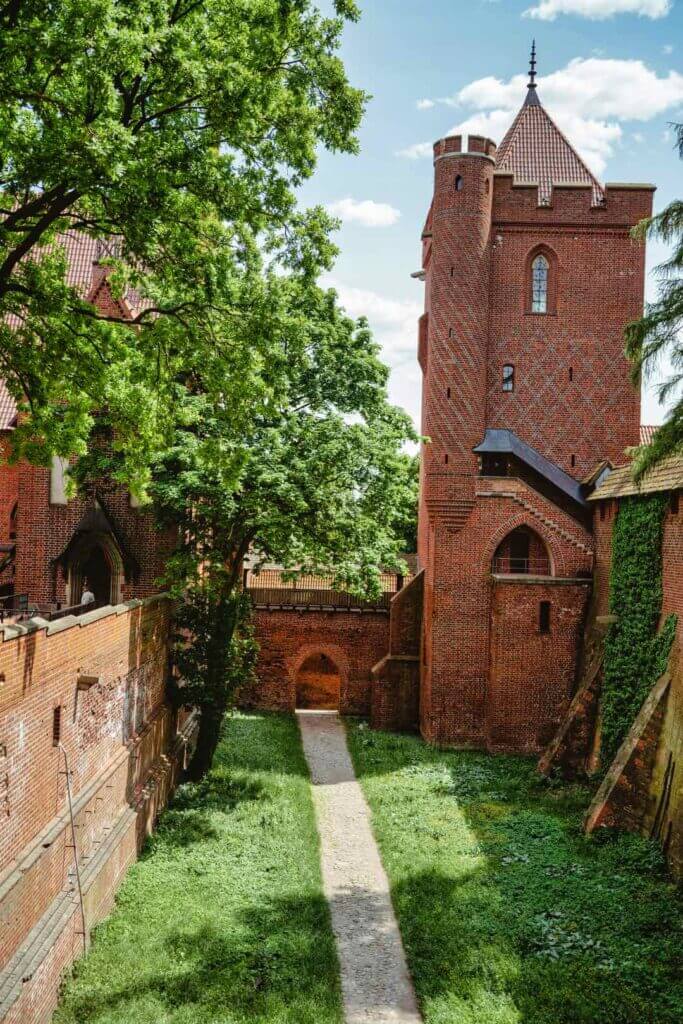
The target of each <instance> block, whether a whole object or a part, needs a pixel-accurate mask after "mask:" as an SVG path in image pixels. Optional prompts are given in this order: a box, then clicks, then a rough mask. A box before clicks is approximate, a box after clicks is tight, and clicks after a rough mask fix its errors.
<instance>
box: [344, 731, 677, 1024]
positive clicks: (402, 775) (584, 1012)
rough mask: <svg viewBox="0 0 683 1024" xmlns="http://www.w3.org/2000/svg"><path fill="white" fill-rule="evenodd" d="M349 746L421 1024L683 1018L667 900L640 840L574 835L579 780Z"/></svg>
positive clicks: (395, 742)
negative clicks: (366, 797) (363, 783)
mask: <svg viewBox="0 0 683 1024" xmlns="http://www.w3.org/2000/svg"><path fill="white" fill-rule="evenodd" d="M350 743H351V746H352V749H354V750H355V762H356V765H357V767H358V769H359V776H360V778H361V779H367V781H368V787H369V794H370V803H371V805H373V810H374V813H375V815H376V821H375V828H376V831H377V833H378V835H379V836H380V839H381V841H382V847H383V851H384V855H385V863H386V864H387V866H390V868H391V870H390V875H391V876H392V878H391V881H392V899H393V902H394V906H395V908H396V912H397V916H398V918H399V922H400V926H401V932H402V936H403V940H404V944H405V947H406V952H407V955H408V960H409V964H410V968H411V971H412V973H413V977H414V980H415V985H416V989H417V992H418V996H419V998H420V1000H421V1002H422V1006H423V1010H424V1013H425V1019H426V1021H427V1024H430V1022H432V1021H433V1022H435V1024H436V1022H438V1024H444V1022H448V1024H451V1022H456V1021H457V1024H475V1022H476V1024H521V1022H523V1024H680V1022H681V1021H683V952H682V951H683V903H682V902H681V899H680V893H677V892H676V890H675V888H674V886H673V885H672V884H671V882H670V880H668V879H667V877H666V875H665V873H664V871H663V870H662V858H661V853H660V852H659V851H658V849H657V848H656V847H654V846H653V845H652V844H650V843H648V842H646V841H643V840H642V839H641V838H640V837H637V836H630V835H622V836H611V837H608V836H605V837H601V838H600V839H595V838H587V837H585V836H584V834H583V829H582V819H583V814H584V812H585V808H586V806H587V802H588V799H589V792H590V791H589V789H588V788H587V787H585V786H581V785H569V786H566V785H552V784H551V785H548V784H546V783H544V782H543V781H541V780H540V778H539V777H538V776H537V775H536V773H535V770H534V763H533V762H532V761H530V760H528V759H524V758H516V757H509V756H508V757H506V756H491V755H487V754H483V753H476V752H469V751H468V752H454V751H450V752H446V751H439V750H437V749H435V748H433V747H428V746H426V745H425V744H424V743H422V741H420V740H418V739H415V738H412V737H385V736H384V735H381V734H372V733H369V732H366V731H365V730H360V731H359V730H358V729H356V730H352V731H351V732H350ZM382 776H384V777H385V778H382ZM422 836H424V839H422ZM401 837H405V839H403V838H401ZM413 865H415V866H413Z"/></svg>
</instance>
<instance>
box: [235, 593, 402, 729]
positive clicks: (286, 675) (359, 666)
mask: <svg viewBox="0 0 683 1024" xmlns="http://www.w3.org/2000/svg"><path fill="white" fill-rule="evenodd" d="M254 625H255V628H256V639H257V641H258V643H259V647H260V650H259V656H258V663H257V666H256V677H257V679H256V683H255V684H254V685H253V686H251V687H248V688H246V689H244V690H242V691H241V692H240V694H239V698H238V699H239V703H240V706H242V707H254V708H263V709H266V710H270V711H286V712H293V711H294V710H295V707H296V680H297V674H298V673H299V671H300V669H301V668H302V666H303V665H304V663H305V662H306V660H307V659H308V658H310V657H312V656H314V655H318V654H325V655H326V656H327V658H328V659H329V660H330V661H331V662H332V663H333V665H334V666H335V667H336V668H337V670H338V671H339V675H340V677H341V680H340V683H341V685H340V707H339V710H340V711H341V713H342V714H348V715H368V714H369V713H370V686H371V675H370V672H371V669H372V667H373V665H375V663H376V662H378V661H379V660H380V659H381V658H382V657H383V655H385V654H386V652H387V650H388V648H389V616H388V614H387V612H385V611H360V610H356V611H308V610H306V611H303V610H296V609H281V610H271V609H256V611H255V612H254Z"/></svg>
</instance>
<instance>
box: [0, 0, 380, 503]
mask: <svg viewBox="0 0 683 1024" xmlns="http://www.w3.org/2000/svg"><path fill="white" fill-rule="evenodd" d="M333 7H334V12H335V13H334V16H332V17H323V16H322V15H321V14H320V12H319V10H318V9H317V7H316V5H315V4H314V3H313V2H312V0H62V2H60V3H57V4H55V3H48V4H45V3H40V2H38V0H0V138H1V139H2V147H1V149H0V376H1V377H3V378H5V379H6V381H7V382H8V386H9V387H10V389H11V390H12V392H13V394H14V395H15V397H16V398H17V399H18V400H22V399H24V398H25V399H26V406H25V409H26V412H27V413H28V417H27V420H26V422H25V423H24V424H23V425H22V426H21V428H20V429H19V430H18V431H17V433H16V435H15V445H16V450H17V454H25V455H28V456H29V457H30V458H32V459H34V460H38V461H41V460H42V461H47V460H48V459H49V457H50V455H51V454H52V453H53V452H58V453H60V454H62V455H70V454H73V453H75V452H83V451H84V450H85V447H86V444H87V439H88V436H89V432H90V429H91V426H92V413H93V410H100V411H101V412H103V413H104V414H105V415H106V417H107V418H108V419H109V421H110V422H111V425H112V428H113V430H114V431H115V436H116V439H117V440H116V443H117V446H118V447H119V449H120V450H121V451H122V452H123V453H124V454H125V459H124V460H122V461H121V462H120V464H119V467H118V470H117V471H118V472H119V474H120V475H121V476H123V477H125V478H126V479H127V480H129V481H131V482H132V483H133V484H134V486H137V487H144V484H145V482H146V480H147V475H148V465H149V461H150V459H151V457H152V453H153V452H154V450H155V449H156V448H158V447H159V445H160V444H162V443H163V441H164V438H165V436H166V435H167V433H168V431H170V430H172V425H173V422H174V419H173V413H172V411H171V409H170V407H171V403H172V400H173V398H174V394H175V393H174V390H173V386H172V385H173V382H174V381H175V380H177V379H178V375H180V376H181V377H187V376H188V375H191V373H192V367H193V366H194V365H195V364H196V362H202V361H203V360H205V359H206V360H207V361H209V362H211V361H213V364H214V367H215V368H216V369H217V370H219V369H220V372H217V374H216V375H215V376H214V378H213V379H212V377H211V375H210V374H206V375H205V377H204V381H203V384H204V386H205V387H206V388H211V387H222V386H223V379H224V373H223V368H222V367H221V368H219V367H218V365H217V355H216V353H217V350H219V349H220V350H221V351H222V352H223V353H227V358H228V359H231V360H233V362H237V361H238V360H239V359H240V358H241V359H242V362H243V367H244V370H245V372H246V373H248V372H249V366H248V361H249V355H250V352H252V351H253V352H254V353H255V358H256V359H258V358H259V353H258V346H259V341H260V335H259V333H258V332H255V334H254V336H253V337H252V338H251V342H250V347H249V348H245V347H244V346H243V345H242V342H243V338H244V333H245V325H248V326H251V327H253V325H254V323H255V322H256V321H258V319H259V312H260V311H259V303H260V301H261V299H262V296H263V292H262V288H261V283H260V280H259V271H260V253H261V252H264V251H265V252H266V253H267V254H268V257H269V259H270V260H271V261H273V263H274V264H276V263H278V262H279V263H280V264H281V265H283V266H284V267H290V268H291V267H297V268H298V270H299V272H301V273H309V274H311V273H313V272H315V271H317V269H318V268H319V267H320V266H321V264H323V265H324V264H325V263H329V260H330V259H331V256H332V253H333V248H332V247H331V246H330V243H329V241H328V228H329V221H328V220H327V219H326V217H325V215H324V213H323V212H322V211H321V210H313V211H309V212H305V213H299V212H297V210H296V205H295V195H294V189H295V187H296V186H297V185H298V184H299V183H300V182H301V181H302V180H303V179H305V178H306V177H307V176H308V175H310V174H311V173H312V171H313V169H314V167H315V163H316V147H317V146H318V145H319V144H322V145H323V146H325V147H327V148H328V149H332V150H343V151H347V152H352V151H354V150H355V148H356V141H355V137H354V132H355V130H356V128H357V126H358V123H359V120H360V117H361V114H362V109H363V104H364V97H363V95H362V94H361V93H360V92H358V91H356V90H354V89H352V88H351V87H350V86H349V84H348V82H347V79H346V75H345V71H344V67H343V65H342V63H341V61H340V60H339V58H338V56H337V49H338V45H339V39H340V33H341V31H342V28H343V25H344V22H345V20H346V19H355V18H356V17H357V9H356V6H355V4H354V2H353V0H335V2H334V5H333ZM66 231H71V232H77V233H80V232H84V233H87V234H90V235H93V236H96V237H97V238H99V239H101V240H102V241H103V242H104V244H105V247H106V249H105V251H106V252H108V253H109V255H108V257H107V262H108V263H109V264H110V266H111V280H112V285H113V287H114V288H115V289H116V290H117V294H119V295H122V294H127V295H129V296H130V295H134V296H136V300H135V302H134V306H135V309H134V326H135V329H134V330H131V329H130V328H129V327H125V326H122V325H121V324H120V323H117V322H112V321H110V320H108V319H107V318H106V317H102V316H101V315H99V314H98V313H97V312H96V311H95V310H94V308H93V307H92V306H90V305H88V304H87V303H86V302H85V301H84V297H83V296H79V295H77V294H76V293H75V292H74V290H73V289H71V288H69V287H67V285H66V283H65V279H64V270H65V266H64V253H63V247H62V245H61V244H60V239H62V238H63V236H64V232H66ZM232 401H233V404H234V403H235V399H234V398H233V399H232Z"/></svg>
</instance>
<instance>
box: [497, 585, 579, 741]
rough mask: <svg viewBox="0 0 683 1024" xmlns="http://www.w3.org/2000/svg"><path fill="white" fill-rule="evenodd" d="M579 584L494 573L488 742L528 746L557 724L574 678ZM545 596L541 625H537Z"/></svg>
mask: <svg viewBox="0 0 683 1024" xmlns="http://www.w3.org/2000/svg"><path fill="white" fill-rule="evenodd" d="M589 593H590V581H588V580H587V581H585V583H583V584H581V583H569V584H566V583H562V582H558V583H553V582H552V581H545V582H542V581H534V580H531V579H530V580H520V579H515V578H513V577H510V578H508V579H506V578H505V577H501V576H498V577H496V578H495V580H494V582H493V585H492V600H491V668H490V676H489V691H488V703H489V714H488V747H489V749H491V750H514V751H517V752H524V751H528V752H534V751H538V750H539V749H541V748H542V747H544V746H545V745H546V744H547V743H548V741H549V740H550V738H551V736H552V735H553V734H554V733H555V731H556V730H557V727H558V725H559V723H560V720H561V718H562V716H563V714H564V713H565V712H566V710H567V707H568V705H569V702H570V700H571V698H572V696H573V693H574V689H575V685H576V669H577V664H578V652H579V646H580V643H581V637H582V633H583V625H584V612H585V607H586V603H587V600H588V596H589ZM541 602H547V605H548V614H549V620H550V622H549V628H548V632H546V633H544V632H542V631H541V628H540V605H541Z"/></svg>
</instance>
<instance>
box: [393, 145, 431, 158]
mask: <svg viewBox="0 0 683 1024" xmlns="http://www.w3.org/2000/svg"><path fill="white" fill-rule="evenodd" d="M433 154H434V143H433V142H415V143H414V144H413V145H412V146H406V148H405V149H398V150H397V151H396V156H403V157H405V158H406V160H423V159H424V158H425V157H428V156H433Z"/></svg>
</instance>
